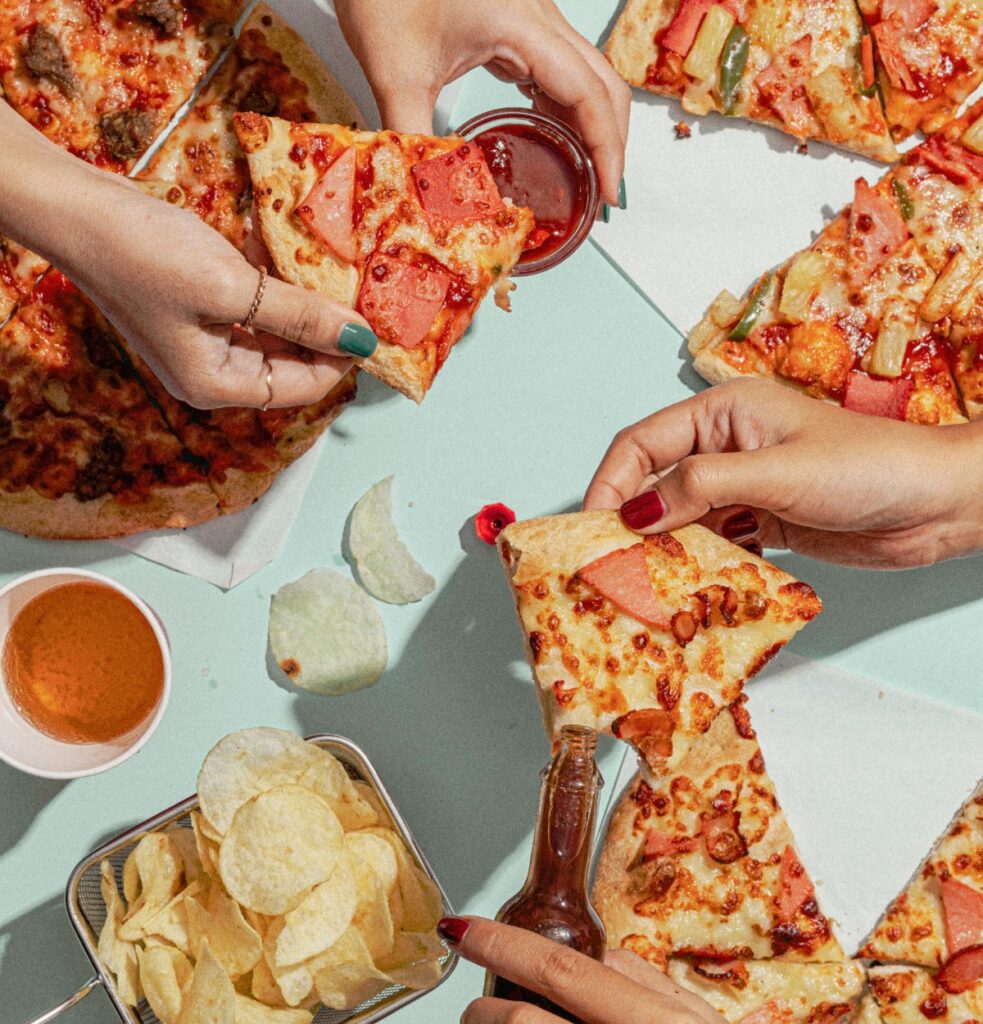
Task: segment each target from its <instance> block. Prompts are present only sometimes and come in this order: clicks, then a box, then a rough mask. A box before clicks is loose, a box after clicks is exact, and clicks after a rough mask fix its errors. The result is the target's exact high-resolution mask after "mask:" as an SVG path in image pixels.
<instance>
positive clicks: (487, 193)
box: [235, 113, 533, 402]
mask: <svg viewBox="0 0 983 1024" xmlns="http://www.w3.org/2000/svg"><path fill="white" fill-rule="evenodd" d="M235 124H236V132H237V133H238V136H239V142H240V143H241V145H242V148H243V149H244V150H245V152H246V156H247V158H248V160H249V173H250V176H251V178H252V182H253V189H254V194H255V197H256V204H257V211H258V215H259V222H260V226H261V229H262V233H263V239H264V241H265V242H266V245H267V247H268V248H269V251H270V253H271V254H272V257H273V262H274V265H275V266H276V269H277V271H278V272H279V274H280V276H281V277H283V278H284V279H285V280H287V281H290V282H292V283H293V284H299V285H303V286H304V287H305V288H311V289H313V290H316V291H320V292H323V293H324V294H326V295H329V296H331V297H332V298H334V299H336V300H338V301H340V302H343V303H345V304H346V305H348V306H352V307H354V308H356V309H357V310H358V311H359V312H360V313H362V314H363V315H364V317H365V318H366V320H368V322H369V323H370V324H371V326H372V329H373V330H374V331H375V333H376V334H377V335H378V337H379V339H380V342H379V346H378V348H377V349H376V351H375V353H374V354H373V355H372V356H370V357H369V358H368V359H365V360H362V361H361V362H360V365H361V366H362V367H363V368H364V369H365V370H368V371H369V373H371V374H373V375H374V376H376V377H378V378H379V379H380V380H382V381H384V382H385V383H387V384H389V385H391V386H392V387H394V388H396V389H397V390H399V391H402V392H403V393H404V394H405V395H407V396H409V397H410V398H412V399H414V400H415V401H417V402H419V401H421V400H422V399H423V396H424V395H425V394H426V393H427V391H428V390H429V388H430V387H431V385H432V384H433V381H434V378H435V376H436V374H437V371H438V370H439V369H440V367H441V365H442V364H443V362H444V360H445V359H446V358H447V355H448V353H449V352H450V350H451V348H452V347H453V345H455V344H456V343H457V341H459V340H460V338H461V336H462V335H463V334H464V331H465V330H466V329H467V327H468V325H469V324H470V322H471V319H472V317H473V316H474V313H475V311H476V310H477V307H478V305H479V303H480V302H481V300H482V299H483V298H484V296H485V295H486V294H487V292H488V291H489V290H490V289H491V288H493V287H494V288H495V291H496V300H497V301H498V302H499V305H503V306H504V307H505V308H507V306H508V303H507V295H508V291H509V289H510V285H509V283H508V275H509V273H510V272H511V270H512V267H513V266H514V264H515V263H516V261H517V260H518V258H519V256H520V255H521V253H522V250H523V246H524V244H525V240H526V237H527V236H528V234H529V232H530V231H531V229H532V227H533V217H532V214H531V213H530V212H529V211H528V210H527V209H525V208H522V207H516V206H514V205H513V204H512V202H511V200H509V199H503V198H502V197H501V195H500V194H499V192H498V189H497V187H496V185H495V182H494V180H493V179H492V176H491V172H490V171H489V169H488V166H487V164H486V163H485V160H484V157H483V156H482V154H481V151H480V150H479V149H478V148H477V147H476V146H472V145H469V144H468V143H467V142H465V141H464V140H462V139H460V138H458V137H455V136H449V137H447V138H432V137H428V136H423V135H397V134H396V133H395V132H390V131H383V132H364V131H354V130H352V129H351V128H350V127H349V126H348V125H338V124H306V123H296V122H291V121H286V120H282V119H280V118H275V117H265V116H263V115H260V114H249V113H245V114H237V115H236V119H235Z"/></svg>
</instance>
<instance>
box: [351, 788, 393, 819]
mask: <svg viewBox="0 0 983 1024" xmlns="http://www.w3.org/2000/svg"><path fill="white" fill-rule="evenodd" d="M352 785H353V786H354V787H355V792H356V793H358V795H359V796H360V797H361V798H362V799H363V800H364V801H365V802H366V803H367V804H368V805H369V806H370V807H371V808H372V810H373V811H375V813H376V815H377V816H378V818H379V823H380V824H381V825H384V826H385V827H387V828H388V827H389V812H388V811H387V810H386V808H385V807H384V806H383V803H382V801H381V800H380V799H379V794H378V793H377V792H376V791H375V790H374V789H373V788H372V787H371V786H370V785H369V784H368V783H367V782H363V781H362V780H361V779H356V780H355V781H354V782H353V783H352ZM372 824H373V825H374V824H376V823H375V822H372ZM362 827H363V828H364V827H365V826H364V825H363V826H362Z"/></svg>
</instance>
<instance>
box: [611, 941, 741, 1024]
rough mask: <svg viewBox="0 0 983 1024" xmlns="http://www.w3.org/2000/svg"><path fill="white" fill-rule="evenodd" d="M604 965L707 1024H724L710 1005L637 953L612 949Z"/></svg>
mask: <svg viewBox="0 0 983 1024" xmlns="http://www.w3.org/2000/svg"><path fill="white" fill-rule="evenodd" d="M604 964H605V966H607V967H611V968H613V969H614V970H616V971H617V972H618V973H619V974H623V975H624V976H625V977H626V978H631V980H632V981H636V982H638V984H640V985H644V986H645V987H646V988H650V989H652V990H653V991H654V992H660V993H662V994H663V995H667V996H671V997H672V998H673V999H675V1000H676V1001H677V1002H678V1003H679V1004H680V1005H681V1006H685V1007H686V1008H687V1009H689V1010H691V1011H692V1012H693V1013H695V1014H697V1015H698V1016H699V1017H701V1018H702V1019H703V1020H704V1021H706V1022H707V1024H723V1018H722V1017H721V1016H720V1015H719V1014H718V1013H717V1012H716V1010H714V1009H713V1007H712V1006H710V1005H709V1003H706V1002H704V1000H702V999H701V998H700V997H699V996H697V995H694V994H693V993H692V992H687V991H686V989H684V988H680V987H679V986H678V985H677V984H676V983H675V982H674V981H673V980H672V978H670V977H669V975H668V974H666V973H665V972H664V971H662V970H660V969H659V968H658V967H656V966H655V964H650V963H649V962H648V961H647V960H643V959H642V958H641V957H640V956H639V955H638V954H637V953H632V952H631V950H628V949H610V950H608V951H607V953H605V954H604Z"/></svg>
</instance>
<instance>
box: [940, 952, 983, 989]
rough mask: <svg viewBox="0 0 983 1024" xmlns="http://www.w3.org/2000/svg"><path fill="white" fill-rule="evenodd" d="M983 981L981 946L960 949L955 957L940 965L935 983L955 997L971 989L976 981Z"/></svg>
mask: <svg viewBox="0 0 983 1024" xmlns="http://www.w3.org/2000/svg"><path fill="white" fill-rule="evenodd" d="M981 980H983V945H981V946H968V947H967V948H966V949H961V950H960V951H959V952H958V953H956V955H955V956H950V957H949V959H948V960H947V961H946V962H945V963H944V964H943V965H942V970H941V971H939V973H938V976H937V978H936V981H938V983H939V984H940V985H941V986H942V988H944V989H945V990H946V992H951V993H952V994H953V995H956V994H958V993H960V992H966V991H967V990H968V989H971V988H972V987H973V986H974V985H975V984H976V983H977V982H978V981H981Z"/></svg>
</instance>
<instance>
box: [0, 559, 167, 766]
mask: <svg viewBox="0 0 983 1024" xmlns="http://www.w3.org/2000/svg"><path fill="white" fill-rule="evenodd" d="M64 583H102V584H105V585H106V586H107V587H112V589H113V590H116V591H118V592H119V593H121V594H122V595H123V596H124V597H126V598H128V599H129V600H130V601H131V602H132V603H133V604H134V605H135V606H136V608H137V609H138V610H139V611H140V612H141V614H142V615H143V617H144V618H145V619H146V620H147V622H148V623H149V624H150V628H151V629H152V630H153V631H154V636H155V637H156V638H157V643H158V645H159V646H160V653H161V656H162V658H163V659H164V686H163V689H162V690H161V695H160V701H159V703H158V704H157V707H156V708H154V710H153V712H151V714H149V715H148V716H147V717H146V718H145V719H144V720H143V721H142V722H141V723H140V724H139V725H137V726H134V728H132V729H131V730H130V731H129V732H128V733H125V734H124V735H123V736H120V737H119V738H118V739H115V740H111V741H110V742H108V743H63V742H62V741H61V740H56V739H53V738H52V737H51V736H46V735H45V734H44V733H43V732H40V731H39V730H37V729H36V728H34V726H33V725H31V724H30V723H29V722H28V721H27V720H26V719H25V718H24V716H23V715H22V714H21V713H20V711H18V709H17V707H16V705H15V704H14V702H13V700H12V699H11V697H10V693H9V692H8V690H7V686H6V681H5V680H4V678H3V666H2V664H0V760H3V761H6V762H7V764H9V765H12V766H13V767H14V768H19V769H20V770H21V771H23V772H28V773H30V774H31V775H41V776H43V777H44V778H47V779H77V778H79V777H81V776H83V775H95V774H96V773H97V772H104V771H106V770H107V769H108V768H115V767H116V765H118V764H122V762H123V761H125V760H126V759H127V758H128V757H131V756H132V755H133V754H135V753H136V752H137V751H138V750H139V749H140V748H141V747H142V746H143V745H144V743H146V742H147V740H148V739H150V737H151V736H152V735H153V732H154V730H155V729H156V728H157V725H158V723H159V722H160V720H161V718H163V717H164V709H165V708H166V707H167V702H168V700H169V699H170V696H171V651H170V647H169V645H168V642H167V634H166V633H165V632H164V627H163V626H162V625H161V623H160V620H159V619H158V618H157V616H156V615H155V614H154V613H153V611H151V609H150V608H149V607H148V606H147V605H146V604H145V603H144V602H143V601H141V600H140V598H139V597H137V596H136V594H134V593H132V592H131V591H129V590H127V589H126V587H124V586H122V585H121V584H119V583H117V582H116V581H115V580H111V579H109V578H108V577H107V576H102V575H100V574H99V573H97V572H89V571H88V570H86V569H42V570H41V571H40V572H32V573H28V575H26V576H20V577H18V578H17V579H16V580H13V581H12V582H10V583H8V584H7V585H6V586H5V587H3V588H0V652H2V651H3V646H4V644H5V642H6V640H7V633H8V631H9V630H10V626H11V624H12V623H13V621H14V619H15V618H16V617H17V613H18V612H19V611H20V610H21V609H22V608H23V607H24V605H25V604H27V602H28V601H30V600H31V599H32V598H35V597H37V596H38V594H42V593H44V591H46V590H50V589H51V588H52V587H58V586H61V585H62V584H64Z"/></svg>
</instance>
